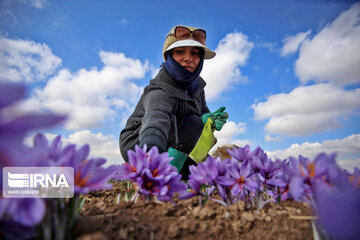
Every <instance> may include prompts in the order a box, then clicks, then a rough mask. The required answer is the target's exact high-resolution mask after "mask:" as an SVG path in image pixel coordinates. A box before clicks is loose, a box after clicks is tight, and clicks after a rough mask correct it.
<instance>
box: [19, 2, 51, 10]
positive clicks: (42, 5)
mask: <svg viewBox="0 0 360 240" xmlns="http://www.w3.org/2000/svg"><path fill="white" fill-rule="evenodd" d="M17 1H18V2H22V3H25V4H28V5H30V6H32V7H34V8H37V9H42V8H45V7H46V6H47V5H48V4H49V2H48V1H47V0H17Z"/></svg>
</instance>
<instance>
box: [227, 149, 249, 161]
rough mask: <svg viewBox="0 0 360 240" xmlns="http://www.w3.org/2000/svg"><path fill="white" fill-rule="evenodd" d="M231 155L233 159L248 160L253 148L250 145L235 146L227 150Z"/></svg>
mask: <svg viewBox="0 0 360 240" xmlns="http://www.w3.org/2000/svg"><path fill="white" fill-rule="evenodd" d="M227 151H228V153H229V154H230V156H231V157H232V158H233V159H236V160H237V161H238V162H246V161H249V160H250V159H251V149H250V146H249V145H246V146H245V147H238V148H236V147H233V148H232V149H228V150H227Z"/></svg>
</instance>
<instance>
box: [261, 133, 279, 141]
mask: <svg viewBox="0 0 360 240" xmlns="http://www.w3.org/2000/svg"><path fill="white" fill-rule="evenodd" d="M282 140H283V138H282V137H280V136H275V137H273V136H271V135H270V134H266V135H265V141H266V142H281V141H282Z"/></svg>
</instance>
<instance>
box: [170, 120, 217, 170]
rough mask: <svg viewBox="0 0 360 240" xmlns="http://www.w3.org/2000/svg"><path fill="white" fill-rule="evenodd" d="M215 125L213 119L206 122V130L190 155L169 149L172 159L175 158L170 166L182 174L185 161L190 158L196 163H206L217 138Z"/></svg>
mask: <svg viewBox="0 0 360 240" xmlns="http://www.w3.org/2000/svg"><path fill="white" fill-rule="evenodd" d="M212 124H213V122H212V120H211V118H209V119H208V121H207V122H206V124H205V126H204V129H203V131H202V133H201V135H200V137H199V140H198V141H197V143H196V145H195V147H194V148H193V150H192V151H191V153H190V154H189V155H187V154H185V153H183V152H180V151H178V150H176V149H174V148H169V149H168V153H169V156H170V157H173V160H171V162H170V164H171V165H173V166H175V167H176V168H177V169H178V172H180V170H181V168H182V167H183V165H184V163H185V160H186V159H187V158H188V157H189V159H191V160H192V161H195V162H196V163H199V162H203V161H205V159H206V157H207V154H208V153H209V151H210V149H211V148H212V147H213V146H214V145H215V143H216V138H215V137H214V134H213V130H212V128H211V125H212Z"/></svg>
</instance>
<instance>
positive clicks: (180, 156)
mask: <svg viewBox="0 0 360 240" xmlns="http://www.w3.org/2000/svg"><path fill="white" fill-rule="evenodd" d="M168 153H169V157H173V160H171V161H170V164H171V165H173V166H175V167H176V168H177V170H178V172H180V170H181V169H182V167H183V166H184V163H185V160H186V158H187V157H188V155H187V154H185V153H183V152H180V151H178V150H176V149H175V148H172V147H170V148H169V149H168Z"/></svg>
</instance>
